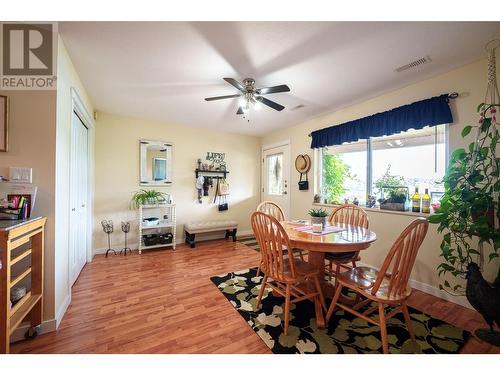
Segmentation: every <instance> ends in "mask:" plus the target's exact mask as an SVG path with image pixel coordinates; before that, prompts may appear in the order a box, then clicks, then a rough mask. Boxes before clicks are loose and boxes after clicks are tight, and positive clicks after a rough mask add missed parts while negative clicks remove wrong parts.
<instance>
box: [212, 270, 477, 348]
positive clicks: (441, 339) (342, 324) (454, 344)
mask: <svg viewBox="0 0 500 375" xmlns="http://www.w3.org/2000/svg"><path fill="white" fill-rule="evenodd" d="M255 273H256V269H255V268H251V269H245V270H241V271H236V272H231V273H228V274H225V275H219V276H214V277H212V278H211V280H212V282H213V283H214V284H215V285H216V286H217V288H219V290H220V291H221V292H222V294H224V296H225V297H226V298H227V299H228V300H229V302H230V303H231V305H232V306H233V307H234V308H235V309H236V310H237V311H238V312H239V313H240V315H241V316H242V317H243V319H245V320H246V322H247V323H248V324H249V325H250V327H252V328H253V330H254V331H255V332H256V333H257V335H259V337H260V338H261V339H262V340H263V341H264V342H265V343H266V345H267V346H268V347H269V348H270V349H271V350H272V351H273V353H325V354H326V353H331V354H334V353H351V354H356V353H382V342H381V340H380V330H379V328H378V327H377V326H374V325H372V324H369V323H368V322H366V321H364V320H363V319H360V318H358V317H356V316H355V315H352V314H350V313H348V312H346V311H343V310H340V309H339V310H336V312H335V313H334V315H333V316H332V318H331V319H330V321H329V322H328V327H327V329H318V328H317V327H316V319H315V314H314V304H313V302H311V301H308V300H305V301H301V302H298V303H296V304H292V305H291V309H290V323H289V324H290V325H289V329H288V335H287V336H285V335H284V334H283V326H284V315H283V309H284V306H285V299H284V298H282V297H275V296H273V295H272V294H271V293H270V292H271V289H270V288H266V291H265V292H264V297H263V299H262V303H261V307H260V309H258V310H256V309H255V305H256V302H257V296H258V294H259V289H260V283H261V281H262V278H263V277H262V274H260V276H257V277H256V276H255ZM329 302H330V301H327V303H328V306H329ZM409 310H410V316H411V319H412V322H413V328H414V330H415V335H416V336H417V344H415V343H413V341H412V340H411V339H410V336H409V334H408V332H407V331H406V326H405V324H404V318H403V314H402V313H398V314H396V315H395V316H394V317H393V318H391V319H388V320H387V334H388V339H389V351H390V352H391V353H458V352H459V351H460V349H461V348H462V347H463V346H464V344H465V343H466V342H467V339H468V338H469V336H470V333H469V332H467V331H465V330H463V329H460V328H457V327H455V326H452V325H450V324H448V323H446V322H444V321H442V320H438V319H434V318H432V317H431V316H429V315H426V314H424V313H422V312H421V311H418V310H416V309H413V308H411V307H410V308H409ZM373 317H377V315H376V314H373Z"/></svg>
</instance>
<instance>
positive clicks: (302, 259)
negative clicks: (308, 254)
mask: <svg viewBox="0 0 500 375" xmlns="http://www.w3.org/2000/svg"><path fill="white" fill-rule="evenodd" d="M299 258H300V260H301V261H303V262H305V260H304V255H302V250H299Z"/></svg>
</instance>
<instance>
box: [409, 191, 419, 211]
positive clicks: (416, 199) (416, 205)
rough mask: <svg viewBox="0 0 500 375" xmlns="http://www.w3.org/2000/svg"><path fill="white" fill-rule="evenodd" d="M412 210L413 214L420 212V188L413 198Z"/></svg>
mask: <svg viewBox="0 0 500 375" xmlns="http://www.w3.org/2000/svg"><path fill="white" fill-rule="evenodd" d="M411 210H412V212H420V194H419V193H418V187H415V194H413V195H412V196H411Z"/></svg>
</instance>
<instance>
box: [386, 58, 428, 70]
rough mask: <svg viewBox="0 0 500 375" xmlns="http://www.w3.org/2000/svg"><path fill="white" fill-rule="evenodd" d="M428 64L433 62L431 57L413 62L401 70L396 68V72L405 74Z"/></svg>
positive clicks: (401, 67)
mask: <svg viewBox="0 0 500 375" xmlns="http://www.w3.org/2000/svg"><path fill="white" fill-rule="evenodd" d="M428 62H431V58H430V57H429V56H425V57H422V58H421V59H418V60H415V61H412V62H411V63H409V64H406V65H403V66H400V67H399V68H396V69H395V71H396V72H398V73H401V72H404V71H405V70H408V69H413V68H416V67H417V66H419V65H422V64H427V63H428Z"/></svg>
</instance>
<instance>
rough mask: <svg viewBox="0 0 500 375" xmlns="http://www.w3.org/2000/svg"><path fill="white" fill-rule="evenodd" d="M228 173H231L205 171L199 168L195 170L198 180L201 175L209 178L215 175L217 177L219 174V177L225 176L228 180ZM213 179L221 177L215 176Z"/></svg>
mask: <svg viewBox="0 0 500 375" xmlns="http://www.w3.org/2000/svg"><path fill="white" fill-rule="evenodd" d="M228 173H229V171H220V170H219V171H217V170H204V169H198V168H196V169H195V170H194V174H195V175H196V178H198V176H199V175H204V174H208V175H209V176H213V175H214V174H215V175H217V174H219V175H223V176H224V178H226V177H227V174H228ZM213 177H215V178H217V177H219V176H213ZM219 178H220V177H219Z"/></svg>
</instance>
